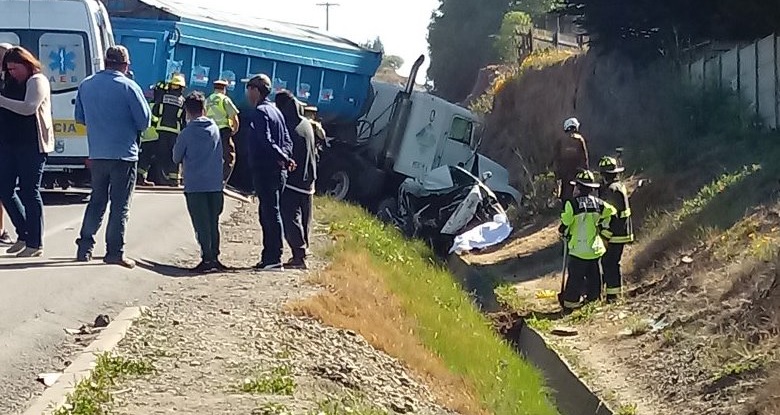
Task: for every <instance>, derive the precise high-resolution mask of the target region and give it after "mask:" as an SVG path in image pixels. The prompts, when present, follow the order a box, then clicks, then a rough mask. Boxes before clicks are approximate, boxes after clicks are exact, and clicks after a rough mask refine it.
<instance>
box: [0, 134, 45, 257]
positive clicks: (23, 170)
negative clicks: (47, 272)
mask: <svg viewBox="0 0 780 415" xmlns="http://www.w3.org/2000/svg"><path fill="white" fill-rule="evenodd" d="M45 164H46V154H45V153H40V152H39V151H38V146H37V143H36V145H35V146H24V147H22V146H15V145H7V144H4V145H1V146H0V201H2V202H3V205H4V206H5V209H6V211H7V212H8V217H9V218H11V223H13V225H14V227H15V228H16V234H17V235H18V239H19V241H24V242H25V243H26V245H27V247H28V248H34V249H38V248H42V247H43V199H42V198H41V178H42V177H43V166H44V165H45ZM17 183H18V185H19V192H18V193H17V192H16V186H17Z"/></svg>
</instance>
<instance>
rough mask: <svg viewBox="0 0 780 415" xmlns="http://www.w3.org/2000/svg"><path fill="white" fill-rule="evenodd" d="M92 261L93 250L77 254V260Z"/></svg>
mask: <svg viewBox="0 0 780 415" xmlns="http://www.w3.org/2000/svg"><path fill="white" fill-rule="evenodd" d="M90 261H92V252H84V253H81V252H79V253H77V254H76V262H90Z"/></svg>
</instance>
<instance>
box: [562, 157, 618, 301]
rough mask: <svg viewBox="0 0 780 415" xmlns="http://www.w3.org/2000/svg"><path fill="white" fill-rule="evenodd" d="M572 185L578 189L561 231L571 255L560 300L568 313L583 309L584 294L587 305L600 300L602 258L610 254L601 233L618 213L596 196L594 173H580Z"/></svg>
mask: <svg viewBox="0 0 780 415" xmlns="http://www.w3.org/2000/svg"><path fill="white" fill-rule="evenodd" d="M571 185H572V186H574V187H575V189H574V196H573V197H572V198H571V199H569V200H567V201H566V202H565V204H564V209H563V213H561V226H560V228H559V229H558V230H559V232H560V233H561V235H562V236H563V238H564V239H565V240H566V243H567V247H568V255H569V257H568V261H569V265H568V271H569V278H568V279H567V280H566V286H565V287H564V290H563V293H562V295H561V296H560V301H561V306H562V307H563V309H564V311H565V312H568V311H571V310H574V309H577V308H580V307H582V306H583V301H582V296H583V294H584V295H585V302H593V301H598V300H599V299H600V298H601V271H600V270H599V258H601V257H602V256H603V255H604V253H605V252H607V247H606V244H605V242H604V240H603V239H602V236H601V232H602V230H604V229H609V227H610V221H611V219H612V217H613V216H614V215H615V213H616V212H617V210H616V209H615V208H614V207H613V206H612V205H611V204H609V203H607V202H605V201H603V200H601V199H599V198H598V197H596V196H594V195H593V192H595V191H596V189H598V188H599V186H600V185H599V183H598V182H597V181H596V177H595V176H594V174H593V172H591V171H589V170H583V171H581V172H579V173H577V175H576V176H575V178H574V181H573V182H572V183H571Z"/></svg>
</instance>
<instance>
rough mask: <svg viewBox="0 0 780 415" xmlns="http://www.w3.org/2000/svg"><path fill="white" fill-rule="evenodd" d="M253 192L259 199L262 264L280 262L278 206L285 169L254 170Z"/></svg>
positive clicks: (280, 235) (280, 220) (281, 227)
mask: <svg viewBox="0 0 780 415" xmlns="http://www.w3.org/2000/svg"><path fill="white" fill-rule="evenodd" d="M252 178H253V181H254V185H255V192H257V197H258V198H259V199H260V227H261V228H262V230H263V253H262V255H261V257H260V262H261V263H263V264H266V265H268V264H280V263H281V262H282V237H283V236H282V235H283V234H284V229H283V226H282V213H281V210H280V207H279V203H280V199H281V195H282V190H284V186H285V184H286V183H287V171H286V170H276V169H274V170H271V171H255V172H253V174H252Z"/></svg>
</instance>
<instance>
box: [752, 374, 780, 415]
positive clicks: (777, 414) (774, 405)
mask: <svg viewBox="0 0 780 415" xmlns="http://www.w3.org/2000/svg"><path fill="white" fill-rule="evenodd" d="M749 414H750V415H780V371H776V372H775V373H774V375H772V377H770V378H769V381H768V382H767V384H766V386H765V387H764V391H763V392H762V393H761V394H760V395H759V396H758V397H757V398H756V400H755V404H754V405H753V408H752V409H751V410H750V412H749Z"/></svg>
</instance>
